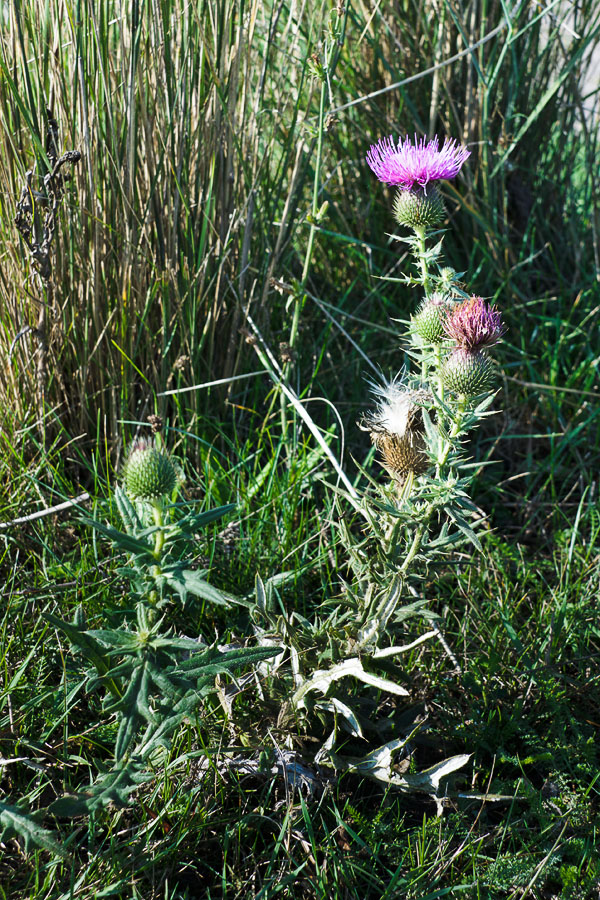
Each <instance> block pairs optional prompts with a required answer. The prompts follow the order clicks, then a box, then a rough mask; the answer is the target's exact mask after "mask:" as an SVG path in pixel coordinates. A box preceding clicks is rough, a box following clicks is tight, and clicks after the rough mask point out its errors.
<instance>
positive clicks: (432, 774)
mask: <svg viewBox="0 0 600 900" xmlns="http://www.w3.org/2000/svg"><path fill="white" fill-rule="evenodd" d="M471 756H472V754H471V753H461V754H460V755H459V756H451V757H450V758H449V759H444V760H442V762H439V763H436V764H435V766H431V768H429V769H425V770H424V771H423V772H418V773H416V774H414V775H403V776H401V777H398V778H394V779H393V780H392V782H391V783H392V784H395V785H396V786H397V787H400V788H406V789H409V790H414V791H422V792H424V793H426V794H431V795H433V796H436V795H437V793H438V790H439V787H440V781H441V780H442V778H445V777H446V775H450V774H451V773H452V772H456V771H457V770H458V769H462V767H463V766H466V764H467V763H468V762H469V760H470V759H471Z"/></svg>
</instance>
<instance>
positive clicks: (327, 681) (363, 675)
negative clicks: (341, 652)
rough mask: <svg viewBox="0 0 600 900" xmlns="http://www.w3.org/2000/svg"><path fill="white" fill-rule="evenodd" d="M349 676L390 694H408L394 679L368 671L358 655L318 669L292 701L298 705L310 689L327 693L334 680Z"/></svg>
mask: <svg viewBox="0 0 600 900" xmlns="http://www.w3.org/2000/svg"><path fill="white" fill-rule="evenodd" d="M348 676H352V677H353V678H357V679H358V680H359V681H362V682H363V683H364V684H368V685H370V686H371V687H376V688H379V689H380V690H382V691H388V692H389V693H390V694H397V695H398V696H400V697H407V696H408V691H407V690H406V688H403V687H401V686H400V685H399V684H396V683H395V682H394V681H390V680H389V679H387V678H380V677H379V676H378V675H373V673H372V672H367V671H366V670H365V668H364V666H363V664H362V662H361V660H360V659H359V658H358V657H353V658H352V659H346V660H344V662H342V663H338V664H337V665H335V666H332V667H331V669H323V670H317V671H316V672H315V673H314V674H313V676H312V678H310V679H309V680H308V681H305V682H304V684H302V686H301V687H300V688H299V689H298V690H297V691H296V693H295V694H294V696H293V698H292V703H293V704H294V705H295V706H298V705H299V704H300V703H301V702H302V700H303V698H304V697H305V696H306V694H308V693H309V692H310V691H320V692H321V693H322V694H326V693H327V691H328V690H329V687H330V686H331V685H332V684H333V683H334V682H336V681H339V680H340V679H341V678H347V677H348Z"/></svg>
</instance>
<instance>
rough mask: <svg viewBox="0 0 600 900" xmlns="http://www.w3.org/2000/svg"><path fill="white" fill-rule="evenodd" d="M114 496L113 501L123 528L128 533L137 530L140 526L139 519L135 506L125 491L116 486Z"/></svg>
mask: <svg viewBox="0 0 600 900" xmlns="http://www.w3.org/2000/svg"><path fill="white" fill-rule="evenodd" d="M114 498H115V503H116V504H117V509H118V511H119V515H120V516H121V519H122V521H123V525H124V526H125V530H126V531H127V532H128V533H129V534H132V533H135V532H136V531H139V530H140V529H141V528H142V522H141V519H140V517H139V516H138V514H137V511H136V508H135V506H134V505H133V504H132V502H131V500H130V499H129V497H128V496H127V494H126V493H125V491H124V490H123V489H122V488H120V487H116V488H115V492H114Z"/></svg>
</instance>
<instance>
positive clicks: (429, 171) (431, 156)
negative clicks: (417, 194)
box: [367, 135, 471, 191]
mask: <svg viewBox="0 0 600 900" xmlns="http://www.w3.org/2000/svg"><path fill="white" fill-rule="evenodd" d="M470 155H471V151H470V150H467V148H466V147H461V145H460V144H458V143H457V141H455V140H454V139H452V138H446V140H445V141H444V146H443V147H442V149H441V150H440V149H439V140H438V137H437V135H436V136H435V137H434V138H433V140H431V141H427V142H426V141H425V138H421V139H420V140H418V139H417V136H416V135H415V138H414V144H413V142H412V140H411V138H410V137H408V136H407V137H406V138H405V139H404V142H403V141H402V138H398V145H397V146H396V145H395V144H394V141H393V138H392V137H391V136H390V137H387V138H381V140H380V141H379V142H378V143H377V144H373V145H372V146H371V149H370V150H369V152H368V153H367V162H368V164H369V166H370V167H371V169H372V170H373V172H374V173H375V175H376V176H377V178H378V179H379V180H380V181H383V182H385V184H392V185H396V186H398V187H400V188H401V189H402V190H405V191H410V190H412V189H413V188H414V187H415V186H417V187H421V188H425V187H426V186H427V185H428V184H429V183H430V182H432V181H442V180H446V179H449V178H455V177H456V175H457V174H458V173H459V171H460V169H461V166H462V164H463V163H464V162H465V160H466V159H468V157H469V156H470Z"/></svg>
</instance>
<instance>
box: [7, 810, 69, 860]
mask: <svg viewBox="0 0 600 900" xmlns="http://www.w3.org/2000/svg"><path fill="white" fill-rule="evenodd" d="M39 815H40V813H39V812H36V813H30V812H26V811H25V810H24V809H22V808H21V807H19V806H12V805H11V804H9V803H3V802H2V801H0V839H2V840H6V839H8V838H10V837H20V838H22V839H23V841H24V842H25V852H26V853H29V851H30V850H31V849H32V848H33V847H40V848H41V849H42V850H48V851H49V852H50V853H54V854H55V855H56V856H61V857H63V859H64V858H65V857H66V856H67V852H66V850H64V848H63V847H61V846H60V844H59V843H58V842H57V841H56V839H55V838H54V837H53V835H52V832H51V831H48V829H46V828H43V827H42V826H41V825H40V824H39V822H38V821H37V817H38V816H39Z"/></svg>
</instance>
